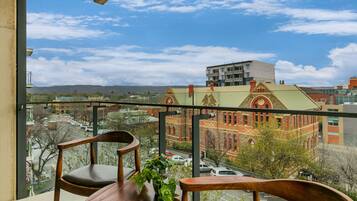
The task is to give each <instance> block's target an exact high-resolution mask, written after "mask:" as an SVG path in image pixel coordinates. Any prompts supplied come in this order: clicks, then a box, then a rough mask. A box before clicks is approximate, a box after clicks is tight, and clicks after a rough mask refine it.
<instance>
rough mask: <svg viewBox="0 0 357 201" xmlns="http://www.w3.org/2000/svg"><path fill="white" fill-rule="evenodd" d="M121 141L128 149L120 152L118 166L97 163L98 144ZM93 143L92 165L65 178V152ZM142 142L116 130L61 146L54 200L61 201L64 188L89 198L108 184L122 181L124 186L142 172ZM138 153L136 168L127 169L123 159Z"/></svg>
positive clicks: (59, 145) (125, 148)
mask: <svg viewBox="0 0 357 201" xmlns="http://www.w3.org/2000/svg"><path fill="white" fill-rule="evenodd" d="M96 142H117V143H128V145H127V146H125V147H123V148H120V149H118V150H117V154H118V167H115V166H108V165H100V164H97V163H96V156H95V150H94V143H96ZM88 143H89V144H90V165H88V166H85V167H81V168H78V169H76V170H73V171H71V172H70V173H68V174H65V175H63V176H62V165H63V151H64V150H66V149H68V148H71V147H75V146H78V145H83V144H88ZM139 147H140V144H139V141H138V140H137V139H136V137H135V136H134V135H132V134H131V133H129V132H127V131H113V132H108V133H105V134H102V135H98V136H95V137H88V138H85V139H78V140H73V141H70V142H65V143H61V144H58V150H59V154H58V161H57V169H56V181H55V195H54V201H59V199H60V189H63V190H66V191H68V192H71V193H74V194H78V195H82V196H89V195H91V194H93V193H94V192H96V191H97V190H99V189H100V188H103V187H104V186H106V185H109V184H112V183H114V182H118V183H119V185H120V184H123V182H124V180H125V179H126V178H129V177H131V176H132V175H134V174H136V173H137V172H139V171H140V158H139V156H140V155H139V154H140V153H139ZM132 151H134V152H135V169H130V168H124V161H123V156H124V155H125V154H127V153H129V152H132Z"/></svg>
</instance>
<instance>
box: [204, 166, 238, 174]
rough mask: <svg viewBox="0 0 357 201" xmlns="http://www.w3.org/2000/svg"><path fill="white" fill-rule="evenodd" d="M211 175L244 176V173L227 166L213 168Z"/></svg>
mask: <svg viewBox="0 0 357 201" xmlns="http://www.w3.org/2000/svg"><path fill="white" fill-rule="evenodd" d="M210 174H211V176H232V175H234V176H243V174H242V173H240V172H238V171H233V170H230V169H228V168H225V167H215V168H212V170H211V173H210Z"/></svg>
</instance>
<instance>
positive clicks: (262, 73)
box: [206, 60, 275, 86]
mask: <svg viewBox="0 0 357 201" xmlns="http://www.w3.org/2000/svg"><path fill="white" fill-rule="evenodd" d="M274 67H275V66H274V65H273V64H269V63H265V62H261V61H255V60H251V61H242V62H236V63H230V64H222V65H216V66H208V67H207V70H206V75H207V81H206V86H210V85H214V86H238V85H249V81H250V80H256V81H257V82H270V83H275V70H274Z"/></svg>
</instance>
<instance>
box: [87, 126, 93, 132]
mask: <svg viewBox="0 0 357 201" xmlns="http://www.w3.org/2000/svg"><path fill="white" fill-rule="evenodd" d="M85 131H87V132H93V127H92V126H87V127H86V128H85Z"/></svg>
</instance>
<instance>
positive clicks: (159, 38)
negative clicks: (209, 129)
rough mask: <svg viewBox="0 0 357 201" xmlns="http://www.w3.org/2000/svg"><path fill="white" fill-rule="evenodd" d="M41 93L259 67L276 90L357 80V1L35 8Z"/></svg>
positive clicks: (32, 20)
mask: <svg viewBox="0 0 357 201" xmlns="http://www.w3.org/2000/svg"><path fill="white" fill-rule="evenodd" d="M27 32H28V47H31V48H34V54H33V56H32V57H30V58H28V69H29V70H30V71H32V73H33V83H34V84H35V85H37V86H50V85H71V84H93V85H96V84H98V85H187V84H198V85H203V84H204V81H205V67H206V66H207V65H216V64H223V63H230V62H236V61H242V60H250V59H256V60H261V61H266V62H269V63H273V64H275V65H276V78H277V80H280V79H284V80H286V83H289V84H299V85H309V86H322V85H336V84H346V82H347V80H348V78H349V77H351V76H355V75H357V59H356V58H357V2H356V1H355V0H324V1H322V0H321V1H316V0H191V1H188V0H171V1H168V0H109V1H108V3H107V4H106V5H104V6H101V5H97V4H94V3H93V2H92V1H91V0H62V1H48V0H34V1H28V31H27Z"/></svg>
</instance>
